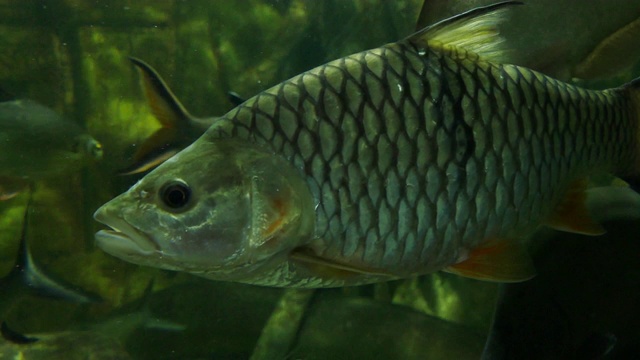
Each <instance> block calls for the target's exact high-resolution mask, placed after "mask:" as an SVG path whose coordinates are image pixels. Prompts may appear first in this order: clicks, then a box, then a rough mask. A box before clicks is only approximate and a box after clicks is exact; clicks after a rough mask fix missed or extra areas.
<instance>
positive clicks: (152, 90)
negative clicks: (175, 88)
mask: <svg viewBox="0 0 640 360" xmlns="http://www.w3.org/2000/svg"><path fill="white" fill-rule="evenodd" d="M129 60H131V62H132V63H133V64H134V65H135V66H136V67H137V68H138V70H139V71H140V75H141V77H142V87H143V88H144V93H145V96H146V98H147V101H148V103H149V106H150V107H151V112H152V113H153V116H155V118H156V119H158V121H160V123H161V124H162V126H163V127H177V128H179V127H181V123H186V122H188V120H189V119H190V118H191V115H190V114H189V112H188V111H187V110H186V109H185V108H184V106H182V104H181V103H180V101H179V100H178V98H176V96H175V95H174V94H173V92H172V91H171V89H170V88H169V86H167V84H166V83H165V82H164V80H162V77H161V76H160V75H159V74H158V73H157V72H156V71H155V70H154V69H153V68H152V67H151V66H149V65H148V64H147V63H145V62H144V61H142V60H140V59H136V58H133V57H130V58H129Z"/></svg>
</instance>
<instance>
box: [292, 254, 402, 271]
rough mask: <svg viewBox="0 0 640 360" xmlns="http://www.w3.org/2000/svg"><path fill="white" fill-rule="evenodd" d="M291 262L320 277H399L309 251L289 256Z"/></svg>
mask: <svg viewBox="0 0 640 360" xmlns="http://www.w3.org/2000/svg"><path fill="white" fill-rule="evenodd" d="M289 257H290V259H291V260H294V261H296V262H299V263H303V264H304V265H305V266H306V267H307V268H308V269H309V270H310V271H312V272H313V273H315V274H316V275H318V276H320V277H325V278H339V279H344V278H348V277H352V276H356V275H370V276H384V277H399V276H394V275H393V274H390V273H387V272H384V271H380V270H377V269H367V268H361V267H357V266H354V265H350V264H344V263H340V262H337V261H335V260H332V259H325V258H323V257H320V256H317V255H315V254H314V253H312V252H311V251H309V250H308V249H304V248H298V249H295V250H293V251H292V252H291V254H290V255H289Z"/></svg>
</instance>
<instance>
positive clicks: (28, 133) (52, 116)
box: [0, 99, 103, 200]
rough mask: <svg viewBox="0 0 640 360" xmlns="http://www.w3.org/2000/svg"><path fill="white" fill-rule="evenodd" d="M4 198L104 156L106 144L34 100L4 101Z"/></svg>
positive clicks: (0, 168)
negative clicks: (35, 182)
mask: <svg viewBox="0 0 640 360" xmlns="http://www.w3.org/2000/svg"><path fill="white" fill-rule="evenodd" d="M0 144H1V145H0V200H8V199H10V198H13V197H15V196H16V195H17V194H19V193H21V192H22V191H24V190H26V189H27V187H28V186H29V185H30V184H33V182H34V181H38V180H41V179H45V178H49V177H54V176H60V175H63V174H68V173H69V172H70V171H74V170H76V169H79V168H80V167H81V166H83V165H85V164H87V163H89V162H93V161H97V160H99V159H100V158H102V153H103V149H102V145H101V144H100V142H98V141H97V140H96V139H94V138H93V137H92V136H91V135H89V134H88V133H87V132H86V131H85V130H84V129H82V128H81V127H80V126H79V125H77V124H76V123H74V122H72V121H69V120H67V119H65V118H63V117H61V116H60V115H58V114H57V113H56V112H55V111H53V110H52V109H50V108H48V107H46V106H44V105H41V104H39V103H37V102H35V101H33V100H30V99H12V100H6V101H2V102H0Z"/></svg>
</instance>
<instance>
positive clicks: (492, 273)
mask: <svg viewBox="0 0 640 360" xmlns="http://www.w3.org/2000/svg"><path fill="white" fill-rule="evenodd" d="M445 271H448V272H451V273H454V274H457V275H461V276H465V277H469V278H472V279H478V280H487V281H498V282H519V281H525V280H529V279H531V278H532V277H534V276H535V274H536V272H535V269H534V267H533V262H532V261H531V258H530V257H529V256H528V255H527V253H526V252H525V251H524V249H522V246H521V245H520V244H519V243H517V242H516V241H515V240H510V239H505V240H502V239H499V240H492V241H489V242H487V243H486V244H484V245H482V246H480V247H478V248H476V249H474V250H473V251H471V253H470V254H469V257H468V258H467V259H466V260H464V261H462V262H459V263H457V264H455V265H451V266H449V267H448V268H446V269H445Z"/></svg>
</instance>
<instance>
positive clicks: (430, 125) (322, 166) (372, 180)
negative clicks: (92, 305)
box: [95, 2, 639, 287]
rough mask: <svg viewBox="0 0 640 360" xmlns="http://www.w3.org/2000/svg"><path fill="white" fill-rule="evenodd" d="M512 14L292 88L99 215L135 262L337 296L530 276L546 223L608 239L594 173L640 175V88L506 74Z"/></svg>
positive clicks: (259, 103)
mask: <svg viewBox="0 0 640 360" xmlns="http://www.w3.org/2000/svg"><path fill="white" fill-rule="evenodd" d="M515 4H517V2H505V3H500V4H497V5H493V6H488V7H484V8H478V9H476V10H473V11H470V12H467V13H464V14H461V15H459V16H456V17H454V18H451V19H447V20H444V21H441V22H438V23H436V24H435V25H433V26H431V27H428V28H426V29H424V30H422V31H419V32H417V33H416V34H414V35H412V36H410V37H408V38H406V39H405V40H402V41H399V42H397V43H391V44H388V45H386V46H383V47H381V48H377V49H373V50H369V51H365V52H362V53H358V54H354V55H351V56H348V57H346V58H342V59H338V60H336V61H333V62H330V63H328V64H326V65H324V66H321V67H318V68H316V69H313V70H311V71H309V72H307V73H303V74H301V75H299V76H296V77H294V78H292V79H290V80H288V81H285V82H283V83H281V84H279V85H277V86H275V87H273V88H271V89H269V90H267V91H265V92H263V93H261V94H259V95H257V96H255V97H253V98H251V99H249V100H248V101H247V102H245V103H244V104H242V105H241V106H239V107H237V108H236V109H234V110H232V111H231V112H229V113H228V114H227V115H225V116H223V117H222V118H221V119H219V120H218V121H216V123H215V124H214V125H213V126H212V127H211V128H210V129H209V130H207V132H206V133H205V135H204V136H203V137H201V138H200V139H198V140H197V141H196V142H195V143H193V144H192V145H191V146H189V147H188V148H187V149H185V150H184V151H182V152H180V153H179V154H178V155H176V156H175V157H173V158H172V159H170V160H169V161H167V162H165V163H164V164H162V165H161V166H160V167H158V168H157V169H156V170H154V171H153V172H151V173H150V174H148V175H147V176H146V177H145V178H143V179H142V180H141V181H140V182H138V183H137V184H136V185H134V186H133V187H132V188H131V189H130V190H129V191H128V192H126V193H124V194H122V195H120V196H119V197H117V198H116V199H114V200H112V201H111V202H109V203H107V204H105V205H104V206H103V207H102V208H100V209H99V210H98V211H97V212H96V214H95V218H96V219H97V220H98V221H100V222H103V223H105V224H107V225H109V226H110V227H111V228H112V229H113V230H105V231H101V232H99V233H98V234H97V243H98V246H100V247H101V248H102V249H103V250H105V251H106V252H108V253H110V254H112V255H115V256H118V257H120V258H122V259H125V260H127V261H131V262H134V263H138V264H143V265H151V266H157V267H161V268H165V269H172V270H181V271H187V272H191V273H194V274H198V275H201V276H205V277H208V278H211V279H219V280H231V281H238V282H245V283H252V284H260V285H268V286H291V287H331V286H343V285H355V284H363V283H371V282H378V281H384V280H389V279H395V278H404V277H409V276H412V275H419V274H426V273H429V272H433V271H436V270H441V269H446V270H448V271H451V272H455V273H458V274H461V275H465V276H468V277H473V278H479V279H486V280H495V281H522V280H526V279H529V278H531V277H532V276H533V275H534V270H533V267H532V264H531V261H530V259H529V258H528V256H527V255H526V254H525V252H524V251H523V249H522V246H521V239H522V238H523V237H526V236H528V235H529V234H531V233H532V232H533V231H534V230H536V229H537V228H538V227H540V226H541V225H547V226H550V227H552V228H555V229H559V230H566V231H572V232H577V233H582V234H590V235H596V234H602V233H603V232H604V229H603V228H602V227H601V226H600V225H599V224H598V223H597V222H595V221H593V220H592V219H591V217H590V215H589V213H588V211H587V208H586V204H585V198H586V189H587V186H588V180H589V177H590V176H591V175H593V174H600V173H607V172H613V173H616V174H618V175H623V174H629V172H630V171H635V170H636V169H635V168H636V167H637V166H636V165H637V164H636V163H637V159H638V154H637V141H638V139H637V127H638V125H637V119H636V117H637V116H636V115H635V114H636V106H637V104H636V92H637V89H636V88H637V87H638V86H639V84H638V82H632V83H630V84H629V85H627V86H624V87H621V88H618V89H611V90H605V91H587V90H584V89H580V88H578V87H574V86H571V85H568V84H564V83H561V82H559V81H557V80H554V79H551V78H549V77H546V76H544V75H542V74H540V73H537V72H534V71H532V70H529V69H527V68H523V67H518V66H514V65H507V64H508V63H509V59H508V58H507V57H506V55H507V54H508V53H506V52H505V51H504V49H503V48H502V44H503V43H502V42H501V38H499V37H498V36H497V29H496V24H497V23H498V22H500V20H501V19H502V17H503V16H504V10H505V8H506V7H508V6H510V5H515Z"/></svg>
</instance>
